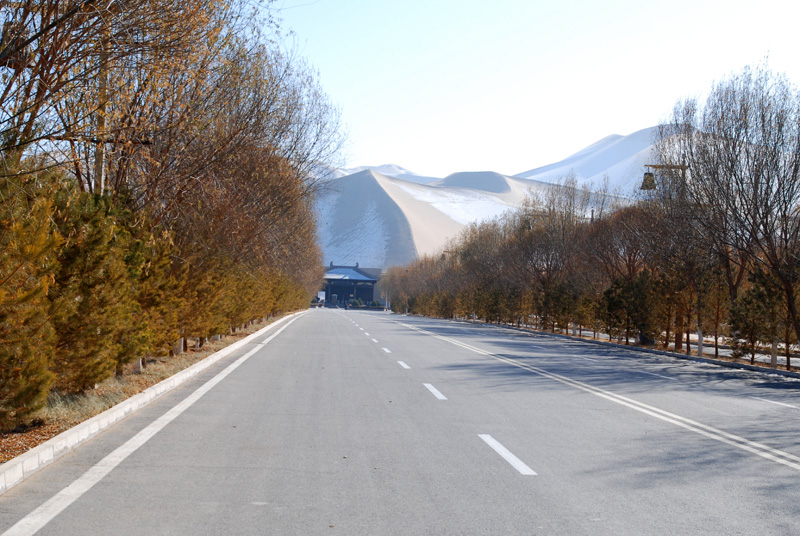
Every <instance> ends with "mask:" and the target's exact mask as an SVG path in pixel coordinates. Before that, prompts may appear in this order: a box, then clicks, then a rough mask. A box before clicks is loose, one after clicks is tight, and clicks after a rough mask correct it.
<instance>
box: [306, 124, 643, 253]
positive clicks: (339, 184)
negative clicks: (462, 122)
mask: <svg viewBox="0 0 800 536" xmlns="http://www.w3.org/2000/svg"><path fill="white" fill-rule="evenodd" d="M652 132H653V129H645V130H640V131H639V132H635V133H633V134H630V135H628V136H617V135H615V136H609V137H607V138H604V139H602V140H600V141H598V142H597V143H594V144H592V145H590V146H589V147H586V148H585V149H583V150H581V151H579V152H577V153H575V154H574V155H572V156H570V157H569V158H565V159H564V160H562V161H561V162H556V163H555V164H551V165H549V166H544V167H540V168H536V169H532V170H530V171H526V172H523V173H520V174H518V175H516V176H514V177H509V176H506V175H501V174H499V173H494V172H491V171H484V172H462V173H453V174H452V175H448V176H447V177H445V178H443V179H437V178H434V177H422V176H419V175H415V174H414V173H412V172H411V171H409V170H407V169H405V168H403V167H400V166H397V165H393V164H392V165H384V166H375V167H371V166H364V167H360V168H352V169H346V170H341V173H342V174H344V176H339V177H337V178H334V179H331V180H329V181H327V182H326V183H325V187H324V189H323V190H322V191H321V193H320V195H319V197H318V204H317V208H318V215H319V227H318V234H319V240H320V245H321V247H322V251H323V256H324V258H323V261H324V263H325V264H326V265H327V264H329V263H330V262H333V263H334V264H337V265H355V264H356V263H359V264H360V265H361V266H369V267H376V268H386V267H388V266H395V265H404V264H407V263H409V262H411V261H413V260H414V259H416V258H418V257H419V256H421V255H431V254H435V253H437V252H439V251H441V250H442V249H444V248H445V246H446V244H447V242H448V241H449V240H451V239H453V238H455V237H456V236H458V234H459V233H460V232H461V230H462V229H464V228H465V227H466V226H467V225H469V224H470V223H472V222H475V221H482V220H488V219H491V218H494V217H496V216H499V215H501V214H502V213H503V212H505V211H508V210H510V209H514V208H517V207H519V206H521V204H522V203H523V201H524V200H525V198H526V197H527V196H529V195H530V194H531V193H533V194H537V193H538V194H543V193H545V192H547V191H548V190H549V189H552V188H557V187H558V186H557V183H558V182H559V181H560V180H562V179H563V178H564V177H566V176H568V175H570V174H571V175H574V176H575V178H576V179H578V182H579V183H583V182H586V181H591V182H592V183H593V184H594V185H595V186H599V185H600V184H601V183H602V180H603V177H604V176H608V179H609V188H610V191H611V192H616V193H620V194H622V195H628V194H632V193H633V192H634V189H635V188H636V187H638V185H639V183H640V181H641V177H642V172H643V171H644V165H645V164H646V163H649V159H650V147H651V142H650V138H651V136H652Z"/></svg>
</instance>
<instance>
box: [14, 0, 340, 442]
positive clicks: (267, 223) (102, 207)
mask: <svg viewBox="0 0 800 536" xmlns="http://www.w3.org/2000/svg"><path fill="white" fill-rule="evenodd" d="M256 7H260V9H257V10H255V11H252V8H253V4H252V3H248V2H222V3H220V2H216V1H214V0H199V1H195V0H193V1H191V2H189V1H188V0H125V1H123V2H120V1H119V0H66V1H65V0H22V1H20V2H6V3H3V4H2V5H1V6H0V17H2V19H3V21H4V24H3V34H2V40H1V41H0V157H1V158H2V160H1V161H0V429H6V428H9V427H13V426H15V425H17V424H19V423H21V422H23V421H24V420H25V418H26V417H27V416H29V415H30V414H31V412H32V411H34V410H36V409H38V407H40V406H41V404H42V403H43V402H44V401H45V400H46V397H47V394H48V392H49V391H50V390H51V389H58V390H59V391H62V392H65V393H77V392H81V391H84V390H86V389H90V388H92V387H93V386H94V385H95V384H96V383H97V382H99V381H101V380H102V379H104V378H106V377H108V376H109V375H112V374H114V373H115V372H116V373H120V372H121V371H122V369H123V366H124V365H125V364H126V363H129V362H131V361H133V360H138V359H140V358H142V357H144V356H156V355H167V354H168V353H169V352H170V350H171V348H172V347H173V346H174V345H175V343H176V341H178V340H179V339H180V338H183V340H184V341H185V340H186V339H187V338H189V337H192V338H195V339H197V340H198V341H200V343H202V341H203V339H204V338H205V337H208V336H210V335H213V334H219V333H227V332H228V331H229V330H230V329H232V328H235V327H237V326H240V325H243V324H245V323H247V322H248V321H250V320H254V319H257V318H263V317H266V316H268V315H270V314H274V313H277V312H280V311H285V310H291V309H294V308H297V307H300V306H304V305H307V303H308V301H309V300H310V297H311V295H312V294H314V293H315V292H316V290H317V288H318V286H319V281H320V279H321V275H322V269H321V264H322V263H321V259H320V253H319V249H318V247H317V245H316V242H315V238H314V225H315V222H314V215H313V212H312V205H311V204H312V198H313V195H314V193H315V189H316V185H317V181H316V180H315V173H316V171H317V170H319V169H325V166H326V165H330V164H333V163H334V161H333V159H334V158H335V156H336V154H337V151H338V149H339V146H340V144H341V135H340V129H339V124H338V113H337V110H336V109H334V108H333V107H332V106H331V105H330V104H329V103H328V101H327V99H326V97H325V95H324V93H323V92H322V91H321V89H320V87H319V85H318V83H317V81H316V76H315V73H314V72H313V71H312V70H311V69H310V68H309V67H308V66H307V65H305V64H304V63H303V62H302V61H300V60H298V59H297V58H295V57H293V56H292V55H291V54H286V53H284V52H283V51H282V50H281V48H280V47H279V45H277V44H275V41H277V40H279V39H278V38H279V37H280V30H279V28H278V27H277V25H276V23H275V22H274V21H273V20H271V19H270V15H269V14H270V10H269V6H268V5H264V6H256Z"/></svg>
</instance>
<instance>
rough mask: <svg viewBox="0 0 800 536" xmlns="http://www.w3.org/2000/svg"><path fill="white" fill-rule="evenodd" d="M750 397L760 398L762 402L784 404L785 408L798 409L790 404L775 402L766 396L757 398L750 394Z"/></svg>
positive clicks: (757, 398)
mask: <svg viewBox="0 0 800 536" xmlns="http://www.w3.org/2000/svg"><path fill="white" fill-rule="evenodd" d="M750 398H755V399H756V400H761V401H762V402H769V403H770V404H777V405H778V406H784V407H787V408H792V409H800V408H798V407H797V406H793V405H791V404H784V403H783V402H775V401H774V400H767V399H766V398H759V397H757V396H751V397H750Z"/></svg>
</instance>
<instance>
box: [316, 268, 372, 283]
mask: <svg viewBox="0 0 800 536" xmlns="http://www.w3.org/2000/svg"><path fill="white" fill-rule="evenodd" d="M325 279H330V280H347V281H377V279H374V278H372V277H368V276H366V275H364V274H362V273H361V272H359V271H358V270H356V269H355V268H348V267H343V266H337V267H335V268H330V269H328V270H326V271H325Z"/></svg>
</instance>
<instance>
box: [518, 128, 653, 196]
mask: <svg viewBox="0 0 800 536" xmlns="http://www.w3.org/2000/svg"><path fill="white" fill-rule="evenodd" d="M655 129H656V127H650V128H645V129H642V130H639V131H637V132H634V133H633V134H629V135H627V136H620V135H617V134H615V135H612V136H607V137H605V138H603V139H602V140H600V141H598V142H596V143H593V144H592V145H590V146H588V147H586V148H585V149H583V150H581V151H578V152H577V153H575V154H573V155H572V156H569V157H567V158H565V159H564V160H561V161H560V162H556V163H555V164H550V165H547V166H543V167H539V168H535V169H531V170H529V171H524V172H522V173H518V174H517V175H515V177H519V178H523V179H536V180H539V181H543V182H557V181H558V180H559V179H560V178H562V177H566V176H567V175H568V174H569V173H570V172H571V173H573V174H574V175H575V178H576V179H578V182H579V183H583V182H586V181H590V182H591V183H593V184H595V185H596V186H599V185H601V184H602V182H603V178H604V177H605V176H608V182H609V190H610V191H612V192H617V193H620V194H621V195H631V194H632V193H633V191H634V190H635V189H636V188H638V187H639V186H640V185H641V182H642V174H643V172H644V168H645V164H649V163H652V153H651V151H652V146H653V135H654V133H655Z"/></svg>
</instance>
